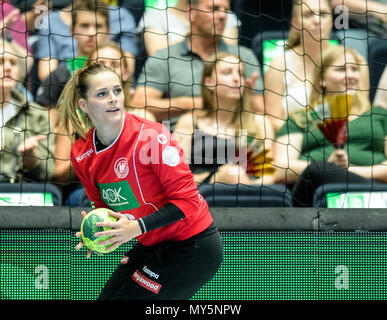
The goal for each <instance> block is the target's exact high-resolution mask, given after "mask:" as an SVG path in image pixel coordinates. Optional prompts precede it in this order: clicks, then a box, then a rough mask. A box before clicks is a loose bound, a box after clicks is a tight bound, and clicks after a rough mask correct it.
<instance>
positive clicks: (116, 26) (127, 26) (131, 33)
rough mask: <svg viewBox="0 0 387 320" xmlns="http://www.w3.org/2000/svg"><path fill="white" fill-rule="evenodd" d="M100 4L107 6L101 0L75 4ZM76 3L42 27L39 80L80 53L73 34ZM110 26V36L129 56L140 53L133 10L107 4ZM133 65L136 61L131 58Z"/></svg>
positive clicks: (39, 43) (39, 41) (54, 13)
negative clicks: (138, 51) (131, 11)
mask: <svg viewBox="0 0 387 320" xmlns="http://www.w3.org/2000/svg"><path fill="white" fill-rule="evenodd" d="M88 2H90V3H92V4H95V3H96V4H97V6H98V7H101V8H104V7H105V6H104V5H102V2H103V1H102V0H98V1H95V0H84V1H80V0H76V1H74V6H77V4H80V3H88ZM72 11H73V5H70V6H68V7H66V8H64V9H63V10H60V11H54V12H52V13H50V14H49V16H48V25H49V28H47V29H45V28H41V29H39V39H38V43H37V45H36V52H34V55H35V57H36V58H37V59H40V60H39V65H38V77H39V79H40V81H43V80H45V79H46V78H47V76H48V75H49V73H50V72H52V71H53V70H55V69H56V68H57V67H58V65H59V64H60V63H65V61H66V59H68V58H74V57H75V56H77V55H78V52H79V49H78V48H77V46H78V44H77V42H75V41H73V39H72V37H71V34H74V31H72V30H71V28H72V27H71V26H72V17H73V14H72ZM108 14H109V28H110V35H111V39H112V40H114V41H116V42H117V43H119V44H120V46H121V48H122V49H123V51H124V52H125V53H126V54H127V55H128V56H129V57H131V56H135V55H136V54H137V50H138V48H137V36H136V24H135V21H134V18H133V16H132V15H131V13H130V12H129V11H128V10H127V9H125V8H122V7H118V6H111V5H109V6H108ZM94 32H95V33H98V34H99V36H100V35H101V36H103V33H104V31H103V30H101V29H100V28H99V26H98V28H97V29H96V30H95V31H94ZM131 63H133V65H134V63H135V62H134V60H133V61H131Z"/></svg>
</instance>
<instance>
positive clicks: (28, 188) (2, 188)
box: [0, 182, 62, 206]
mask: <svg viewBox="0 0 387 320" xmlns="http://www.w3.org/2000/svg"><path fill="white" fill-rule="evenodd" d="M0 194H1V195H0V203H1V205H6V203H7V202H8V201H9V205H15V201H13V200H12V198H13V195H16V196H21V197H20V198H21V201H22V202H27V204H28V205H40V204H41V203H39V201H37V198H36V197H34V196H31V194H35V195H36V194H40V195H44V194H51V195H52V203H53V204H54V205H55V206H61V205H62V193H61V192H60V190H59V189H58V188H57V187H56V186H55V185H53V184H50V183H28V182H23V183H0ZM23 195H25V196H26V198H24V197H23ZM42 197H43V196H42ZM45 199H46V198H45ZM45 199H42V201H46V200H45Z"/></svg>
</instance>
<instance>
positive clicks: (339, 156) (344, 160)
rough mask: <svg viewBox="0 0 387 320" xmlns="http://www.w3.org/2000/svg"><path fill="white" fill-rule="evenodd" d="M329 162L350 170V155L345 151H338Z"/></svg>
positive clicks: (331, 156) (333, 153)
mask: <svg viewBox="0 0 387 320" xmlns="http://www.w3.org/2000/svg"><path fill="white" fill-rule="evenodd" d="M328 162H331V163H333V164H335V165H336V166H338V167H343V168H348V166H349V161H348V153H347V151H345V150H344V149H336V150H335V151H333V152H332V154H331V155H330V156H329V158H328Z"/></svg>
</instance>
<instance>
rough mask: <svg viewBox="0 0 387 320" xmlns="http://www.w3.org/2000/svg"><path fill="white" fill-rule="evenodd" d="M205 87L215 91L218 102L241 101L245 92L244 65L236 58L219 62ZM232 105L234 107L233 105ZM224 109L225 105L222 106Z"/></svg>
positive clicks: (227, 58) (206, 81)
mask: <svg viewBox="0 0 387 320" xmlns="http://www.w3.org/2000/svg"><path fill="white" fill-rule="evenodd" d="M205 85H206V86H207V87H208V88H209V89H210V90H212V91H215V93H216V97H215V103H216V102H217V101H220V100H221V101H222V102H224V101H230V102H234V101H239V100H240V99H241V96H242V95H243V92H244V85H245V77H244V70H243V65H242V64H241V62H240V60H239V59H238V58H237V57H235V56H226V57H224V58H223V59H221V60H219V61H218V62H217V63H216V65H215V68H214V70H213V71H212V74H211V76H210V77H207V78H206V79H205ZM230 105H232V106H234V104H233V103H231V104H230ZM222 107H224V105H222Z"/></svg>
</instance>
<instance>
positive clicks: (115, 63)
mask: <svg viewBox="0 0 387 320" xmlns="http://www.w3.org/2000/svg"><path fill="white" fill-rule="evenodd" d="M91 59H92V61H95V62H96V63H101V64H104V65H105V66H107V67H109V68H111V69H113V70H114V71H115V72H116V73H117V74H118V76H119V77H120V78H121V79H122V80H124V81H125V80H127V79H125V76H126V74H127V73H128V70H126V69H125V64H124V61H123V60H122V59H121V52H119V51H117V50H116V49H114V48H109V47H104V48H102V49H98V50H97V51H95V52H94V54H93V55H92V56H91Z"/></svg>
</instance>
